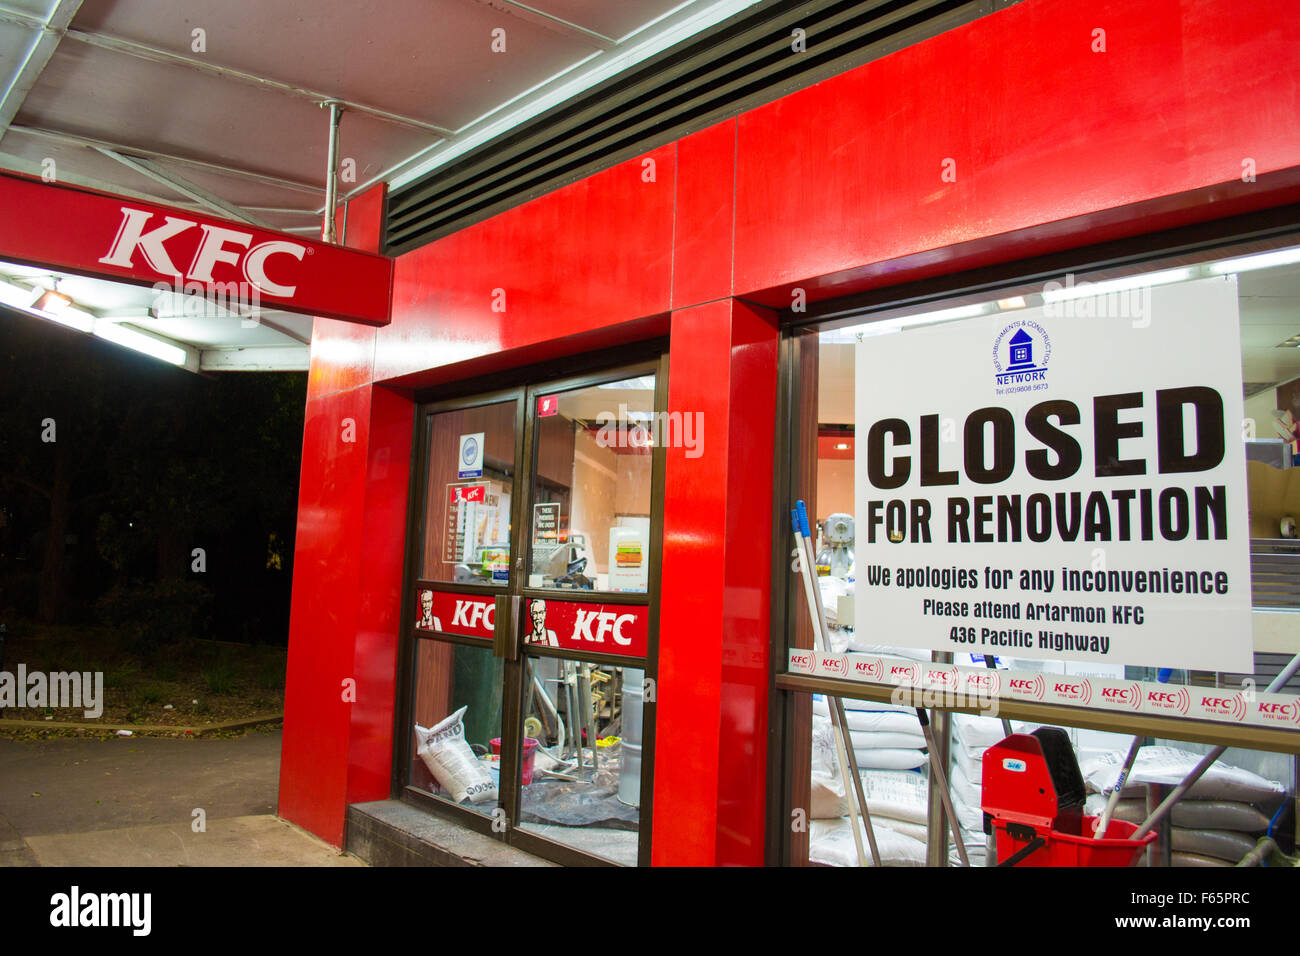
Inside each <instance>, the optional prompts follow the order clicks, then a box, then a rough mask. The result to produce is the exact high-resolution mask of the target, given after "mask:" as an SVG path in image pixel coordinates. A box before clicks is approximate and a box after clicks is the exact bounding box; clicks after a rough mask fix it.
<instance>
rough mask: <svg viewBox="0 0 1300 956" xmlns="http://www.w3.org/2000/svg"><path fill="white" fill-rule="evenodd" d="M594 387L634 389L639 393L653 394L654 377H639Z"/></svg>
mask: <svg viewBox="0 0 1300 956" xmlns="http://www.w3.org/2000/svg"><path fill="white" fill-rule="evenodd" d="M596 387H597V388H622V389H629V390H631V389H634V390H636V391H641V392H653V391H654V388H655V377H654V376H653V375H641V376H638V377H637V378H625V379H623V380H622V381H619V382H603V383H602V384H600V385H597V386H596Z"/></svg>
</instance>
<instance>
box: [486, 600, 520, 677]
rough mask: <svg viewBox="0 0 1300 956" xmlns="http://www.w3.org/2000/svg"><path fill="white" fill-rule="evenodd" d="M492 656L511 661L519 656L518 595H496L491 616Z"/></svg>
mask: <svg viewBox="0 0 1300 956" xmlns="http://www.w3.org/2000/svg"><path fill="white" fill-rule="evenodd" d="M493 623H494V624H495V625H496V626H495V627H494V628H493V629H492V655H493V656H494V657H500V658H501V659H502V660H507V661H513V660H515V659H516V658H517V657H518V656H519V595H518V594H498V595H497V596H496V611H495V612H494V615H493Z"/></svg>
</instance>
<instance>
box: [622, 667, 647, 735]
mask: <svg viewBox="0 0 1300 956" xmlns="http://www.w3.org/2000/svg"><path fill="white" fill-rule="evenodd" d="M644 713H645V671H643V670H641V669H640V668H635V667H627V668H624V669H623V729H622V731H621V736H622V737H623V739H624V740H625V741H626V740H630V741H632V743H634V744H636V745H637V746H638V747H640V745H641V733H642V725H643V723H644V721H643V719H642V718H643V715H644Z"/></svg>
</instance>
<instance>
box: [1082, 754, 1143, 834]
mask: <svg viewBox="0 0 1300 956" xmlns="http://www.w3.org/2000/svg"><path fill="white" fill-rule="evenodd" d="M1141 749H1142V738H1141V737H1134V738H1133V742H1132V743H1131V744H1129V747H1128V756H1127V757H1125V758H1124V766H1122V767H1120V769H1119V777H1118V778H1117V779H1116V780H1115V789H1114V790H1112V791H1111V792H1110V797H1109V798H1107V800H1106V809H1105V810H1103V811H1101V818H1100V819H1099V820H1098V821H1097V830H1096V832H1095V833H1093V837H1095V838H1096V839H1098V840H1100V839H1103V838H1104V837H1105V836H1106V828H1107V827H1109V826H1110V818H1111V816H1112V815H1113V814H1114V813H1115V805H1116V804H1118V803H1119V793H1120V791H1121V790H1123V789H1124V781H1125V780H1127V779H1128V775H1129V774H1130V773H1132V771H1133V764H1135V763H1136V762H1137V756H1138V751H1139V750H1141Z"/></svg>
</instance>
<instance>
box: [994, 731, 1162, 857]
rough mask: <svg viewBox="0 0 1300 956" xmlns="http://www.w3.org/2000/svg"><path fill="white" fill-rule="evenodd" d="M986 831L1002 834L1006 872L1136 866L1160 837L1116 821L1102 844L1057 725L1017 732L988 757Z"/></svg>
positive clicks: (1066, 741)
mask: <svg viewBox="0 0 1300 956" xmlns="http://www.w3.org/2000/svg"><path fill="white" fill-rule="evenodd" d="M983 764H984V765H983V768H982V770H983V772H982V777H983V789H982V793H983V800H982V803H983V807H984V819H985V832H989V830H990V828H996V830H997V836H998V866H1129V865H1130V864H1131V863H1132V862H1133V859H1134V857H1135V856H1136V855H1137V854H1138V853H1140V852H1141V851H1142V850H1143V849H1144V848H1146V846H1147V845H1148V844H1150V843H1151V841H1153V840H1154V839H1155V838H1156V834H1155V832H1154V831H1152V832H1151V833H1148V834H1147V835H1146V836H1144V837H1143V838H1142V839H1140V840H1134V839H1132V835H1133V833H1134V831H1136V830H1137V827H1136V826H1134V825H1133V824H1132V823H1125V822H1123V821H1122V820H1111V821H1110V825H1109V826H1108V827H1107V828H1106V834H1107V835H1106V837H1105V839H1102V840H1094V839H1093V838H1092V833H1093V832H1094V830H1095V829H1096V826H1097V818H1096V817H1087V816H1084V815H1083V801H1084V786H1083V777H1082V776H1081V775H1080V773H1079V762H1078V761H1077V760H1076V759H1075V756H1074V749H1073V748H1072V747H1071V746H1070V740H1069V737H1068V736H1067V735H1066V733H1065V732H1064V731H1062V730H1060V729H1059V728H1056V727H1042V728H1040V729H1038V730H1036V731H1034V733H1033V734H1012V735H1011V736H1010V737H1007V738H1005V739H1003V740H1002V741H1001V742H1000V743H997V744H994V745H993V746H992V747H990V748H989V749H988V750H986V751H985V752H984V761H983Z"/></svg>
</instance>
